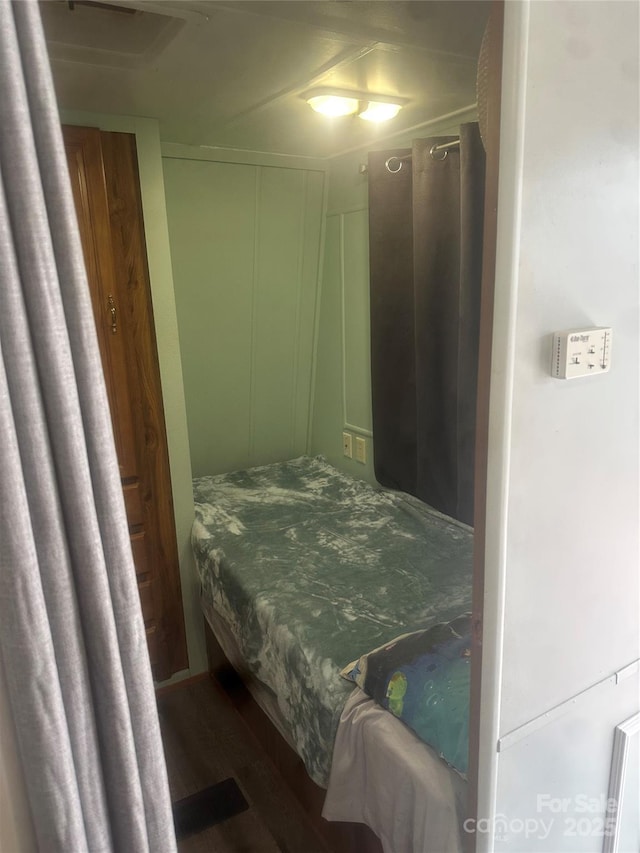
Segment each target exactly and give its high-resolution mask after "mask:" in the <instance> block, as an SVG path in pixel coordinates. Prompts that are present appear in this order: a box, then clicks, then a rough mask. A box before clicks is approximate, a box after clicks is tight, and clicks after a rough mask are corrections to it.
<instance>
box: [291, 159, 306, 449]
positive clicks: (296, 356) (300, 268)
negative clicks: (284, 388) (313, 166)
mask: <svg viewBox="0 0 640 853" xmlns="http://www.w3.org/2000/svg"><path fill="white" fill-rule="evenodd" d="M300 196H301V202H300V206H301V211H300V223H301V224H300V231H299V234H298V263H297V272H296V275H297V298H296V321H295V339H294V348H293V371H292V380H293V381H292V389H291V451H292V453H293V454H294V455H296V456H297V455H298V451H297V441H296V438H297V433H298V431H297V425H298V393H299V391H298V387H299V382H298V380H299V374H300V322H301V319H300V318H301V313H302V304H301V303H302V292H303V274H304V254H305V248H306V244H305V236H306V231H307V209H308V205H309V198H308V197H309V173H308V172H303V173H302V193H301V194H300Z"/></svg>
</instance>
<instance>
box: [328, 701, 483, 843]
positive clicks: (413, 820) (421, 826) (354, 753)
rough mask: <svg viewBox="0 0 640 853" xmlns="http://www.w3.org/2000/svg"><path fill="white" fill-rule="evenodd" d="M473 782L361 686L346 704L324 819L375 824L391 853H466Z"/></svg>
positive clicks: (336, 744) (374, 826)
mask: <svg viewBox="0 0 640 853" xmlns="http://www.w3.org/2000/svg"><path fill="white" fill-rule="evenodd" d="M466 800H467V783H466V782H465V781H464V780H463V779H462V778H461V777H460V776H459V775H458V774H457V773H456V772H455V770H452V769H451V768H449V767H448V766H447V765H446V764H445V762H444V761H442V759H441V758H439V757H438V756H437V755H436V754H435V752H434V751H433V750H432V749H431V748H430V747H428V746H427V745H426V744H425V743H423V742H422V741H421V740H419V739H418V738H417V737H416V736H415V735H414V734H413V732H411V731H410V730H409V729H408V728H407V727H406V726H405V725H404V724H403V723H401V722H400V721H399V720H396V719H395V718H394V717H393V716H392V715H391V714H390V713H389V712H388V711H385V710H384V709H382V708H381V707H380V706H379V705H377V704H376V703H375V702H374V701H373V700H372V699H369V697H368V696H367V695H366V694H365V693H364V692H363V691H362V690H360V688H356V690H355V691H354V693H353V694H352V695H351V696H350V697H349V699H348V700H347V704H346V705H345V707H344V711H343V712H342V716H341V718H340V724H339V726H338V734H337V737H336V742H335V746H334V751H333V763H332V765H331V774H330V777H329V788H328V791H327V797H326V799H325V804H324V809H323V812H322V815H323V817H324V818H326V819H327V820H336V821H355V822H356V823H365V824H367V826H370V827H371V829H372V830H373V831H374V832H375V833H376V835H377V836H378V838H379V839H380V840H381V842H382V846H383V848H384V851H385V853H462V840H461V833H462V829H461V827H462V822H463V821H464V819H465V811H466Z"/></svg>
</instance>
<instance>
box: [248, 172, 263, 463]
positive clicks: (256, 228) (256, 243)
mask: <svg viewBox="0 0 640 853" xmlns="http://www.w3.org/2000/svg"><path fill="white" fill-rule="evenodd" d="M255 170H256V171H255V199H254V220H253V276H252V281H251V318H250V322H251V353H250V359H249V360H250V364H251V370H250V372H249V448H248V453H249V465H250V466H251V465H252V464H253V458H254V453H255V428H256V415H255V393H256V383H255V381H254V377H255V371H256V298H257V290H258V276H259V270H258V255H259V247H260V200H261V199H260V193H261V178H262V167H261V166H256V167H255Z"/></svg>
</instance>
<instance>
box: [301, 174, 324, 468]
mask: <svg viewBox="0 0 640 853" xmlns="http://www.w3.org/2000/svg"><path fill="white" fill-rule="evenodd" d="M328 207H329V172H328V171H327V172H324V173H323V176H322V212H321V219H320V239H319V241H318V255H317V263H316V270H317V273H316V298H315V301H314V306H313V344H312V349H311V376H310V387H309V401H308V411H307V446H306V448H305V452H306V453H309V452H310V451H311V443H312V441H313V421H314V417H315V403H316V378H317V367H318V341H319V338H320V308H321V304H322V280H323V276H324V254H325V246H326V236H327V208H328Z"/></svg>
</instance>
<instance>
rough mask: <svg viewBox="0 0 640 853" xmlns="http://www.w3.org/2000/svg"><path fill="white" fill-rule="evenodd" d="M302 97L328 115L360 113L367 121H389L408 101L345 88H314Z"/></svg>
mask: <svg viewBox="0 0 640 853" xmlns="http://www.w3.org/2000/svg"><path fill="white" fill-rule="evenodd" d="M302 97H303V98H304V99H305V101H306V102H307V103H308V104H309V106H310V107H311V109H312V110H315V111H316V112H317V113H322V115H326V116H334V117H335V116H347V115H356V114H357V115H358V116H359V117H360V118H362V119H364V120H365V121H373V122H379V121H389V119H392V118H395V117H396V116H397V115H398V113H399V112H400V110H401V109H402V107H403V106H404V105H405V104H406V103H407V99H406V98H396V97H393V98H389V99H387V97H386V96H385V95H377V94H376V95H374V94H369V93H368V92H353V91H347V90H345V89H328V88H322V89H312V90H311V91H310V92H306V93H305V94H304V95H302Z"/></svg>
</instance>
